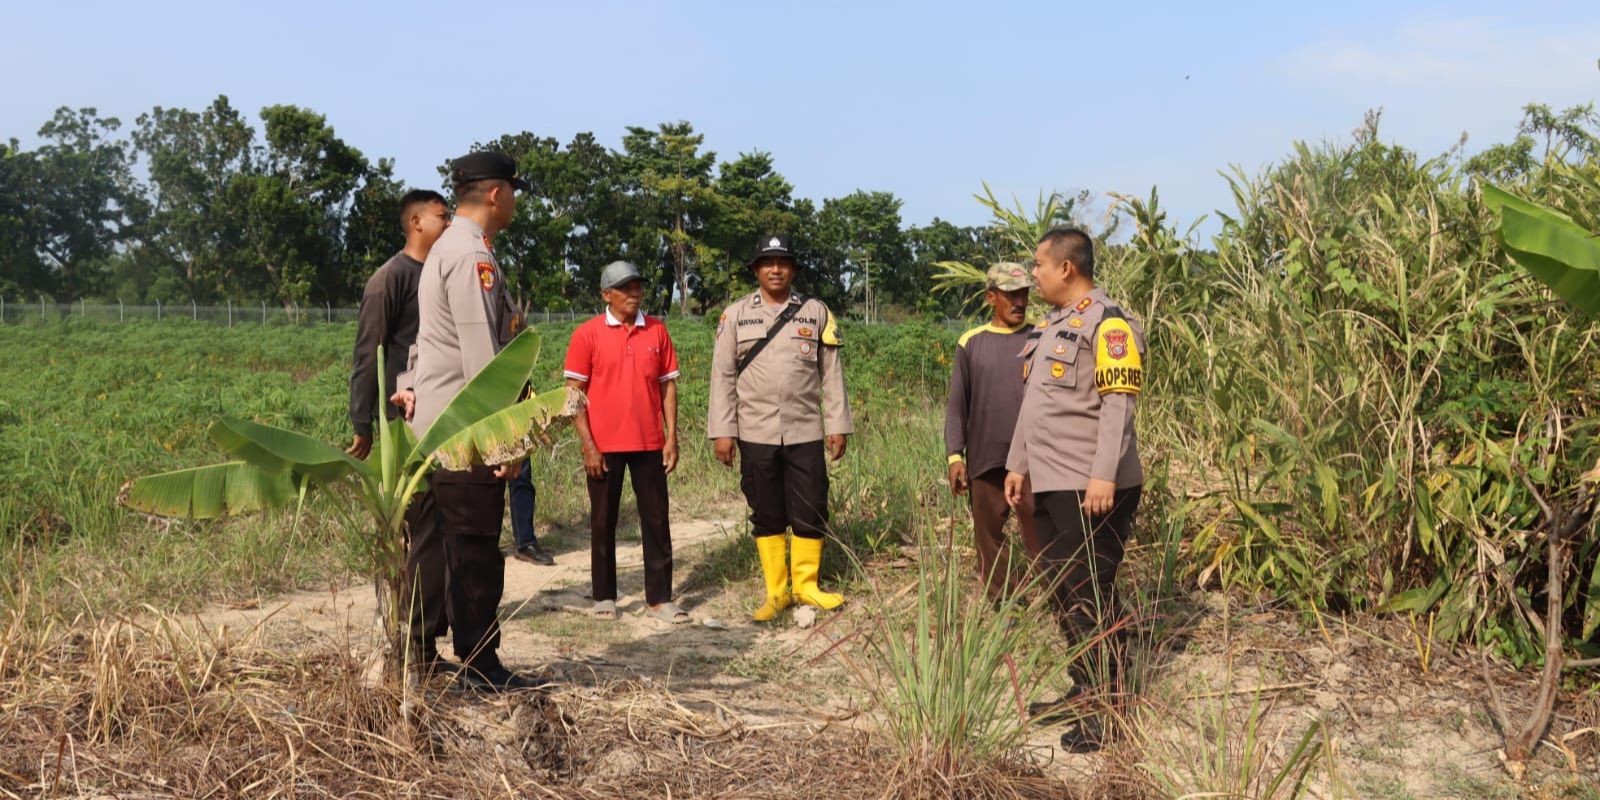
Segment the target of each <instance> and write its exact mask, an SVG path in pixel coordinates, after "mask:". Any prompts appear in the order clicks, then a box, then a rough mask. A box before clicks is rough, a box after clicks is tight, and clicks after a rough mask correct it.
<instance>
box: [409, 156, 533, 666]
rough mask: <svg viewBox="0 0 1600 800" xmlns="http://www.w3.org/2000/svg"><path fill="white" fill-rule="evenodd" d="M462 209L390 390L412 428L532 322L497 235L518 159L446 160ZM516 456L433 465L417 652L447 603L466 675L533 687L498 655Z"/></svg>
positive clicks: (425, 269) (425, 273) (430, 276)
mask: <svg viewBox="0 0 1600 800" xmlns="http://www.w3.org/2000/svg"><path fill="white" fill-rule="evenodd" d="M451 183H452V184H453V185H454V186H455V196H456V213H455V219H454V221H453V222H452V223H451V225H450V227H449V228H448V229H447V230H446V231H445V232H444V234H443V235H442V236H440V237H439V240H438V241H437V242H436V243H434V245H433V249H432V250H430V251H429V252H428V258H427V261H425V262H424V263H423V265H422V275H421V277H420V278H419V280H418V284H417V317H418V330H417V343H416V346H415V347H414V348H413V353H414V354H415V355H414V359H415V360H414V361H413V368H412V369H411V370H410V371H409V372H407V373H406V374H405V375H402V376H401V377H400V379H399V385H400V388H401V391H400V392H398V393H396V395H395V401H396V403H397V404H398V405H400V406H401V407H402V408H404V409H405V410H406V412H407V413H406V417H407V419H410V420H411V426H412V429H413V430H414V431H415V432H416V433H417V435H419V436H420V435H422V434H423V433H424V432H426V431H427V430H428V427H429V426H431V425H432V424H433V422H434V420H436V419H437V418H438V417H439V414H440V413H441V412H443V411H444V408H445V406H447V405H449V403H450V401H451V400H452V399H454V398H455V396H456V394H457V393H459V392H460V391H461V389H462V388H463V387H465V386H466V384H467V382H468V381H470V380H471V379H472V378H473V376H475V375H477V374H478V371H479V370H481V369H483V367H484V365H485V364H488V363H489V361H490V360H491V359H493V358H494V356H495V354H496V353H498V352H500V349H501V348H502V347H505V346H506V344H508V343H509V342H510V341H511V339H512V338H513V337H515V336H516V335H517V333H519V332H520V331H521V330H522V329H523V327H525V324H526V323H525V320H524V319H523V317H522V314H521V313H520V312H518V311H517V308H516V306H515V305H514V304H513V303H512V302H511V296H510V294H508V293H507V292H506V286H505V276H504V275H503V274H502V273H501V272H500V264H499V262H498V261H496V260H495V256H494V247H493V244H492V240H493V237H494V235H495V234H497V233H499V232H500V231H502V230H505V228H506V226H507V225H510V224H511V220H512V218H513V216H514V215H515V213H516V208H517V199H516V192H517V191H525V190H526V189H527V188H528V184H527V182H526V181H523V180H522V179H521V178H518V177H517V175H516V164H515V162H513V161H512V160H511V159H510V158H508V157H507V156H505V155H502V154H500V153H493V152H477V153H472V154H469V155H465V156H462V157H461V158H458V159H456V160H455V161H454V162H452V163H451ZM520 466H521V464H505V465H501V466H499V467H484V466H480V467H474V468H472V469H467V470H459V471H457V470H446V469H437V470H434V472H433V474H432V475H430V476H429V486H428V491H427V492H426V493H424V494H423V495H421V496H420V497H418V498H417V499H416V500H415V501H413V502H416V503H420V504H421V508H420V510H419V512H418V523H417V525H416V526H415V527H414V528H413V530H412V535H411V548H410V551H409V553H408V558H407V568H408V575H407V584H408V585H409V586H410V587H412V591H413V592H415V593H416V595H417V596H416V597H415V598H407V605H408V606H409V607H410V608H411V609H412V621H411V638H412V646H413V658H414V659H416V660H417V661H420V662H421V663H422V664H424V665H427V664H431V663H436V659H437V654H436V651H435V650H434V642H433V637H434V635H435V634H434V631H436V630H437V628H438V625H437V620H438V619H439V618H440V616H441V615H443V614H444V613H445V612H446V608H447V607H448V612H449V620H450V626H451V627H452V628H454V631H455V632H454V645H455V652H456V656H457V657H459V658H460V659H461V663H462V665H463V666H464V667H466V669H463V670H461V674H460V680H461V683H462V684H463V685H465V686H467V687H468V688H472V689H478V690H482V691H504V690H509V689H526V688H536V687H538V686H540V685H543V683H544V682H543V681H541V680H532V679H529V678H525V677H523V676H520V675H517V674H515V673H513V672H511V671H510V670H508V669H506V668H505V666H503V665H502V664H501V663H500V657H499V655H498V653H497V651H498V649H499V646H500V624H499V620H498V619H497V616H498V613H499V608H500V598H501V595H502V593H503V592H504V589H505V569H506V567H505V558H504V557H503V556H502V555H501V554H500V520H501V517H502V516H503V515H504V511H505V494H506V491H505V480H506V478H508V477H510V476H512V475H514V474H516V472H517V469H518V468H519V467H520Z"/></svg>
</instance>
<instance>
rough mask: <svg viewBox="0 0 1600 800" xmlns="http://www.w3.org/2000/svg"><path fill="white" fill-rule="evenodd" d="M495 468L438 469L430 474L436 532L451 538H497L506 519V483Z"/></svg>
mask: <svg viewBox="0 0 1600 800" xmlns="http://www.w3.org/2000/svg"><path fill="white" fill-rule="evenodd" d="M494 469H495V468H494V467H483V466H480V467H473V468H472V469H468V470H461V471H455V470H437V471H435V472H434V473H433V494H434V508H435V509H436V512H437V513H438V515H439V529H440V530H441V531H443V532H444V533H446V534H448V535H450V536H494V537H498V536H499V535H500V520H501V518H502V517H504V516H505V510H506V491H505V483H504V482H502V481H501V480H499V479H497V478H495V477H494Z"/></svg>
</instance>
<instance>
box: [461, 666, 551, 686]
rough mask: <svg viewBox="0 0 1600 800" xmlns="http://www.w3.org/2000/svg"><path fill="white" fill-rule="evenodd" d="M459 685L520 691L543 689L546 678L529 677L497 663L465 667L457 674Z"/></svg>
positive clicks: (546, 681)
mask: <svg viewBox="0 0 1600 800" xmlns="http://www.w3.org/2000/svg"><path fill="white" fill-rule="evenodd" d="M456 682H457V685H458V686H460V687H461V688H462V689H467V690H469V691H474V692H518V691H528V690H534V689H543V688H545V687H546V686H548V685H550V681H548V680H545V679H544V678H528V677H524V676H522V675H518V674H517V673H515V672H512V671H511V670H509V669H506V668H505V667H503V666H501V665H499V664H495V665H494V666H490V667H464V668H462V670H461V672H460V674H458V675H457V676H456Z"/></svg>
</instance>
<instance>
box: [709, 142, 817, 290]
mask: <svg viewBox="0 0 1600 800" xmlns="http://www.w3.org/2000/svg"><path fill="white" fill-rule="evenodd" d="M772 163H773V162H772V154H771V153H766V152H763V151H760V150H757V151H754V152H751V153H741V154H739V157H738V158H736V159H734V160H733V161H729V162H724V163H723V164H721V165H720V166H719V167H718V175H717V180H716V182H715V183H714V184H713V185H712V190H713V193H714V200H715V209H714V212H713V213H712V214H711V216H710V218H709V219H708V221H707V224H706V242H707V245H708V249H709V252H710V253H711V254H713V256H712V257H711V258H708V259H707V260H705V261H704V262H702V263H701V264H700V265H699V266H700V268H699V269H698V270H697V271H696V272H695V274H694V275H693V276H691V279H690V288H691V289H692V291H693V292H694V297H695V300H696V302H697V303H698V304H699V306H700V310H701V312H702V313H709V312H710V311H712V310H713V309H716V308H718V307H720V306H722V305H724V304H725V303H726V302H727V301H728V299H729V298H731V297H733V296H734V295H736V294H739V293H741V292H744V291H748V290H749V288H750V287H751V286H752V285H753V283H752V281H751V280H750V275H749V271H748V270H747V269H745V261H746V260H747V259H748V258H749V255H750V248H751V246H752V244H753V243H754V242H755V239H756V237H757V236H759V235H761V234H765V233H787V234H790V235H791V236H792V235H793V234H795V233H796V232H797V229H798V228H799V225H800V215H799V213H798V212H797V211H796V209H795V203H794V198H793V192H794V187H793V186H791V185H790V184H789V181H788V180H786V179H785V178H784V177H783V176H782V175H780V174H778V172H777V171H776V170H775V169H773V166H772Z"/></svg>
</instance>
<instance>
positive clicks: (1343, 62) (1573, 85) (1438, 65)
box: [1281, 17, 1600, 101]
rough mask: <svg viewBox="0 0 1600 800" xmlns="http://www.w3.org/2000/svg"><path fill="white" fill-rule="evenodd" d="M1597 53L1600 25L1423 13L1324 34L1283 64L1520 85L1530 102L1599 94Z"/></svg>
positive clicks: (1357, 77)
mask: <svg viewBox="0 0 1600 800" xmlns="http://www.w3.org/2000/svg"><path fill="white" fill-rule="evenodd" d="M1542 19H1543V21H1544V22H1546V23H1548V22H1549V21H1550V20H1549V18H1542ZM1597 57H1600V26H1595V25H1592V24H1591V25H1586V26H1568V27H1565V28H1557V27H1556V26H1552V25H1549V24H1545V25H1542V26H1541V29H1539V30H1534V29H1531V28H1529V27H1526V26H1525V25H1522V24H1519V23H1517V22H1515V21H1512V20H1506V19H1496V18H1488V17H1472V18H1464V19H1427V20H1419V21H1416V22H1413V23H1410V24H1406V25H1403V26H1400V27H1398V28H1395V29H1393V30H1388V31H1374V32H1372V34H1371V35H1370V36H1363V37H1361V38H1359V39H1358V38H1356V37H1355V36H1352V35H1349V34H1346V35H1342V36H1337V37H1329V38H1325V39H1323V40H1321V41H1318V42H1315V43H1313V44H1310V45H1307V46H1304V47H1301V48H1299V49H1297V50H1295V51H1293V52H1291V53H1289V54H1288V55H1287V56H1286V57H1285V58H1284V59H1283V63H1282V65H1281V66H1283V67H1284V68H1285V70H1286V73H1287V74H1288V75H1289V76H1290V77H1292V78H1298V79H1302V80H1310V81H1315V82H1317V83H1321V84H1325V85H1327V86H1330V87H1338V88H1342V89H1349V90H1356V91H1371V90H1373V89H1388V90H1401V91H1405V90H1431V91H1451V90H1456V91H1468V92H1472V93H1474V94H1477V93H1482V92H1489V93H1491V94H1492V95H1496V96H1498V95H1500V94H1502V93H1505V92H1519V93H1521V96H1522V98H1523V101H1526V100H1531V99H1535V98H1538V97H1541V96H1544V95H1559V96H1566V95H1569V94H1571V93H1573V92H1574V91H1587V92H1588V93H1589V94H1590V95H1591V96H1592V95H1593V94H1595V93H1597V91H1600V69H1597V66H1596V59H1597Z"/></svg>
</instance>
